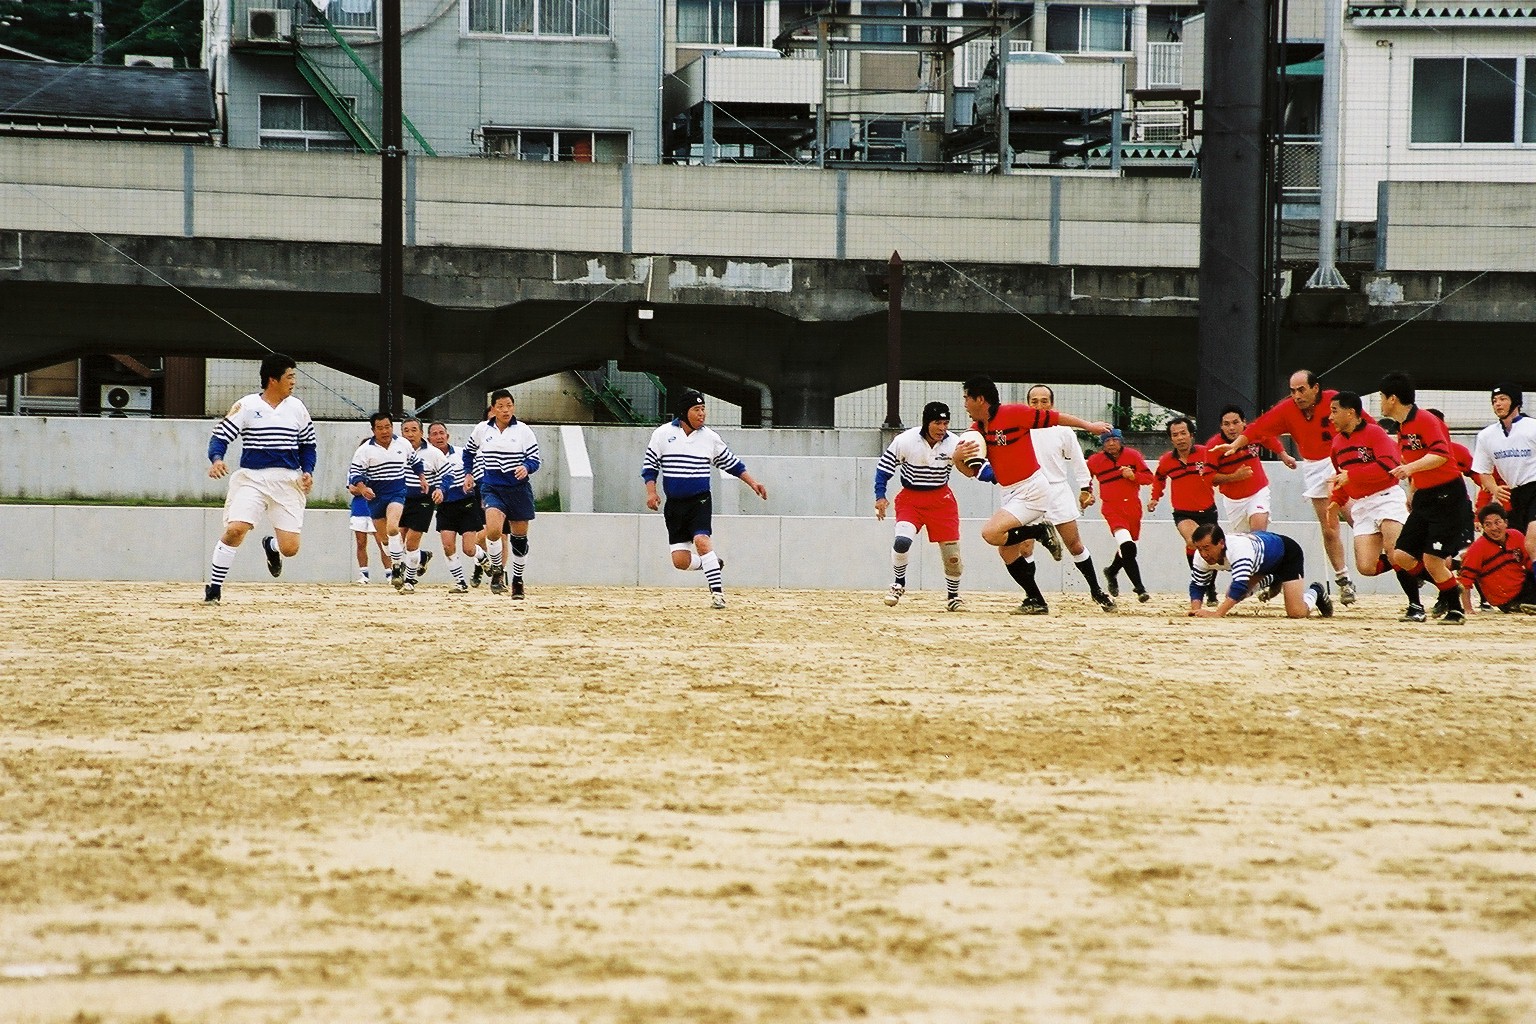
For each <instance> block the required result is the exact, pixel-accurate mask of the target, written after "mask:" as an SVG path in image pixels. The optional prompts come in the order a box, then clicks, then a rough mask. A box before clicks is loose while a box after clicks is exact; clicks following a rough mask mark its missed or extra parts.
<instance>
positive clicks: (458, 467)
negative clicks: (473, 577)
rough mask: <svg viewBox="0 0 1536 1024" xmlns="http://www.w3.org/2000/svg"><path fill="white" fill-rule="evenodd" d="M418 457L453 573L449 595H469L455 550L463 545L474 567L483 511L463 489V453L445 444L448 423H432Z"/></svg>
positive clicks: (460, 562)
mask: <svg viewBox="0 0 1536 1024" xmlns="http://www.w3.org/2000/svg"><path fill="white" fill-rule="evenodd" d="M418 457H419V459H420V461H421V464H422V469H423V471H424V472H425V473H426V475H427V479H428V481H429V482H430V483H431V487H432V502H433V504H434V505H435V506H436V508H437V532H438V535H439V537H440V538H441V539H442V542H443V559H444V560H445V561H446V562H447V563H448V571H449V572H450V573H452V574H453V580H454V583H453V589H452V590H451V591H450V593H453V594H465V593H468V592H469V583H468V580H466V579H465V576H464V563H463V562H462V561H460V560H459V551H458V549H459V545H460V544H461V543H462V544H463V546H464V554H465V556H466V557H467V558H469V560H470V564H471V565H473V564H474V558H475V544H476V539H477V538H478V537H479V536H480V531H481V530H483V529H485V510H484V509H483V508H481V507H480V499H479V498H477V497H475V496H474V495H473V494H469V493H466V492H465V490H464V454H463V452H461V451H460V450H459V449H458V448H455V447H454V446H453V445H451V444H449V443H448V426H447V424H445V423H434V424H432V425H431V426H430V427H428V428H427V447H426V448H424V449H422V451H421V452H419V453H418ZM461 538H462V540H461Z"/></svg>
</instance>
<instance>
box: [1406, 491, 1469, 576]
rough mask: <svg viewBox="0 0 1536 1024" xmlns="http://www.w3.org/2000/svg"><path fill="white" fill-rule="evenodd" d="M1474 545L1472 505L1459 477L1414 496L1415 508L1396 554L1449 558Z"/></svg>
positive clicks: (1411, 512)
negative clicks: (1472, 543) (1469, 545)
mask: <svg viewBox="0 0 1536 1024" xmlns="http://www.w3.org/2000/svg"><path fill="white" fill-rule="evenodd" d="M1471 541H1472V501H1471V499H1470V498H1468V497H1467V487H1466V485H1465V484H1463V483H1462V482H1461V479H1460V478H1459V477H1458V478H1457V479H1455V480H1452V481H1451V482H1450V483H1445V484H1441V485H1440V486H1439V487H1430V488H1427V489H1425V490H1422V491H1414V492H1413V507H1412V508H1411V509H1409V511H1408V521H1407V522H1405V523H1403V532H1402V533H1400V534H1399V535H1398V537H1397V550H1399V551H1401V552H1403V553H1404V554H1408V555H1412V556H1413V557H1414V558H1418V559H1422V558H1423V557H1424V556H1425V555H1434V556H1435V557H1436V558H1450V557H1451V556H1452V555H1454V554H1456V552H1458V551H1460V550H1461V549H1462V548H1464V547H1466V546H1467V545H1468V544H1469V543H1471Z"/></svg>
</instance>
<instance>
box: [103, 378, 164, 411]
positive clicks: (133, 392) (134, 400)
mask: <svg viewBox="0 0 1536 1024" xmlns="http://www.w3.org/2000/svg"><path fill="white" fill-rule="evenodd" d="M153 399H154V389H153V388H151V387H149V386H148V385H147V384H143V385H141V384H103V385H102V386H101V414H102V415H103V416H147V415H149V409H150V404H151V402H152V401H153Z"/></svg>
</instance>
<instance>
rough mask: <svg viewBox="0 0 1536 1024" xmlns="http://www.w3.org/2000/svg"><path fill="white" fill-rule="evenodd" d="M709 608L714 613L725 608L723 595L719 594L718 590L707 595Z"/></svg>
mask: <svg viewBox="0 0 1536 1024" xmlns="http://www.w3.org/2000/svg"><path fill="white" fill-rule="evenodd" d="M709 606H710V607H711V608H713V609H715V610H716V611H719V610H720V609H721V608H724V607H725V595H724V594H722V593H720V592H719V591H718V590H716V591H714V592H712V593H711V594H710V595H709Z"/></svg>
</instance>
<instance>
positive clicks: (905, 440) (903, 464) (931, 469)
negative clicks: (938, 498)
mask: <svg viewBox="0 0 1536 1024" xmlns="http://www.w3.org/2000/svg"><path fill="white" fill-rule="evenodd" d="M959 444H960V435H958V434H951V433H949V432H948V431H945V433H944V436H943V437H942V438H940V440H939V443H938V444H929V443H928V439H927V438H926V437H924V436H923V428H922V427H913V428H912V429H911V430H903V431H902V432H901V433H899V434H897V435H896V437H895V439H893V440H892V441H891V444H890V447H888V448H886V450H885V451H884V452H883V453H882V454H881V456H880V461H879V462H877V463H876V464H875V497H876V498H883V497H885V486H886V484H887V483H888V482H889V481H890V479H891V477H893V476H898V475H899V476H900V479H901V486H903V487H905V488H907V489H909V490H914V491H936V490H938V489H939V488H940V487H944V486H945V485H947V484H948V483H949V471H950V469H952V468H953V467H954V464H955V448H956V447H958V446H959Z"/></svg>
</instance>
